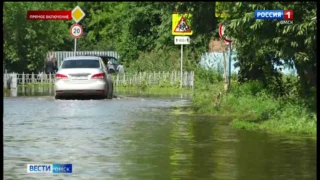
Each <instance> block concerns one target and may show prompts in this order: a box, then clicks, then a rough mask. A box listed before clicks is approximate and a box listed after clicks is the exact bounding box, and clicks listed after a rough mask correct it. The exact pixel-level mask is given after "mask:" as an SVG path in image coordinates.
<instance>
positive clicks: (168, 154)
mask: <svg viewBox="0 0 320 180" xmlns="http://www.w3.org/2000/svg"><path fill="white" fill-rule="evenodd" d="M181 102H184V100H177V99H176V100H173V99H160V98H159V99H152V98H122V99H115V100H112V101H111V100H88V101H79V100H71V101H68V100H54V99H53V98H46V97H37V98H33V97H32V98H30V97H28V98H26V97H17V98H5V99H4V119H3V121H4V125H3V126H4V179H29V178H34V179H43V176H42V175H40V174H39V175H37V174H35V175H31V174H27V173H26V166H27V164H28V163H47V164H50V163H72V164H73V168H74V172H73V174H72V175H69V176H68V177H65V178H64V176H63V175H56V176H52V175H51V174H48V175H46V176H49V177H48V178H49V179H95V180H96V179H108V180H109V179H110V180H118V179H128V180H150V179H154V180H178V179H179V180H180V179H181V180H212V179H219V180H257V179H259V180H282V179H290V180H291V179H293V180H295V179H296V180H309V179H310V180H312V179H316V143H315V141H313V140H309V139H307V138H293V137H292V138H291V137H290V138H289V137H283V136H276V135H269V134H263V133H258V132H248V131H244V130H235V129H232V128H230V126H229V122H230V119H226V118H221V117H219V118H218V117H197V116H186V115H178V116H176V115H169V114H170V113H169V111H170V109H169V108H168V107H171V106H172V105H173V104H177V103H181Z"/></svg>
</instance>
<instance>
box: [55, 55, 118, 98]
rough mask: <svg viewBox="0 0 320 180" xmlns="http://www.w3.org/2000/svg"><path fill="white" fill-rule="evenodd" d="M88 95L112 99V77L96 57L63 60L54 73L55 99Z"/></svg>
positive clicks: (76, 57)
mask: <svg viewBox="0 0 320 180" xmlns="http://www.w3.org/2000/svg"><path fill="white" fill-rule="evenodd" d="M75 95H88V96H98V97H100V98H107V99H112V98H113V81H112V76H111V75H110V74H109V73H108V69H107V68H106V66H105V64H104V63H103V60H102V59H101V58H100V57H97V56H75V57H68V58H65V59H64V60H63V62H62V64H61V66H60V68H59V70H58V72H57V73H56V81H55V98H56V99H60V98H63V97H66V96H75Z"/></svg>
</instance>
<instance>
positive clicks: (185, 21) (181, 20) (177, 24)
mask: <svg viewBox="0 0 320 180" xmlns="http://www.w3.org/2000/svg"><path fill="white" fill-rule="evenodd" d="M191 18H192V14H172V30H171V31H172V35H176V36H191V35H192V34H193V31H192V29H191V23H192V21H191Z"/></svg>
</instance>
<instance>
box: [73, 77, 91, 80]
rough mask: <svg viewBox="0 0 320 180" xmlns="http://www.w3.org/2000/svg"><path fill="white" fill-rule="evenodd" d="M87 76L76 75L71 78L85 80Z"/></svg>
mask: <svg viewBox="0 0 320 180" xmlns="http://www.w3.org/2000/svg"><path fill="white" fill-rule="evenodd" d="M87 79H88V77H87V76H78V77H72V80H87Z"/></svg>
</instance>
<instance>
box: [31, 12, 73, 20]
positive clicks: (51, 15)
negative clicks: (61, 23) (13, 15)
mask: <svg viewBox="0 0 320 180" xmlns="http://www.w3.org/2000/svg"><path fill="white" fill-rule="evenodd" d="M27 19H28V20H72V16H71V11H28V13H27Z"/></svg>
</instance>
